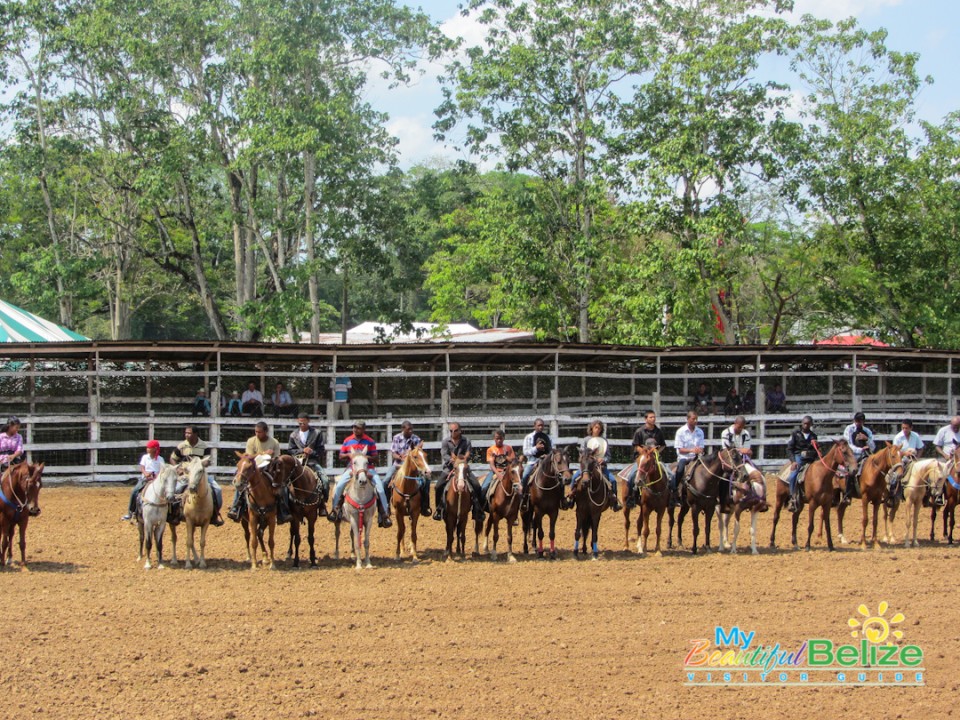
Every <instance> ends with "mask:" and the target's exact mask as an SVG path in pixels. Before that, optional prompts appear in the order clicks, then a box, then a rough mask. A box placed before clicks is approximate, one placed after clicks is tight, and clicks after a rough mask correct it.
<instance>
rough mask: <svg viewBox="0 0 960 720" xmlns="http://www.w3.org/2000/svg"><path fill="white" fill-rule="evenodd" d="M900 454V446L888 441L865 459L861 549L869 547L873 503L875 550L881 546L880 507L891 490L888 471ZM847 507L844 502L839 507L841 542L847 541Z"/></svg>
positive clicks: (861, 486)
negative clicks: (844, 523)
mask: <svg viewBox="0 0 960 720" xmlns="http://www.w3.org/2000/svg"><path fill="white" fill-rule="evenodd" d="M900 456H901V453H900V447H899V446H897V445H891V444H890V443H887V444H886V447H883V448H881V449H879V450H877V451H876V452H875V453H873V454H872V455H871V456H870V457H868V458H867V459H866V460H864V461H863V469H862V470H861V471H860V503H861V506H862V508H863V516H862V518H861V521H862V522H861V524H862V529H861V532H860V547H861V549H864V550H865V549H866V548H867V512H868V507H869V505H871V504H872V505H873V537H872V538H871V542H872V543H873V547H874V549H875V550H878V549H879V548H880V545H879V544H878V543H877V520H878V519H879V515H880V507H881V506H882V505H883V504H884V501H885V500H886V499H887V494H888V492H889V489H888V487H887V473H888V472H890V470H891V469H893V467H894V466H895V465H896V464H897V463H899V462H900ZM898 502H899V500H898ZM846 509H847V507H846V505H844V504H843V503H841V504H840V506H839V507H837V530H839V533H840V542H845V538H844V535H843V515H844V512H845V511H846Z"/></svg>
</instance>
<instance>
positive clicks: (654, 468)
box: [622, 447, 670, 557]
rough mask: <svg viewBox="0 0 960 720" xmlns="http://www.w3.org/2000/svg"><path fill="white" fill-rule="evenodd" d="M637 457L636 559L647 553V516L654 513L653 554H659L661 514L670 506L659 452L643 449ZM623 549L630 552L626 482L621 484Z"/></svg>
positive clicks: (648, 523)
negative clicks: (655, 531)
mask: <svg viewBox="0 0 960 720" xmlns="http://www.w3.org/2000/svg"><path fill="white" fill-rule="evenodd" d="M639 453H640V454H639V455H637V459H636V466H637V474H636V476H635V479H634V483H635V485H634V487H635V491H634V492H635V494H636V496H637V552H638V553H639V554H640V557H643V556H644V555H646V554H647V539H648V538H649V537H650V514H651V513H656V514H657V546H656V548H655V552H656V553H657V555H660V554H661V552H660V532H661V529H662V527H663V514H664V513H665V512H666V511H667V506H668V505H669V504H670V489H669V488H668V487H667V469H666V468H665V467H664V466H663V463H661V462H660V453H658V452H657V449H656V448H650V447H643V448H640V450H639ZM623 488H624V490H623V493H622V495H623V531H624V537H623V549H624V550H629V549H630V506H629V504H628V503H627V501H628V500H629V498H628V497H627V494H628V492H629V490H628V487H627V484H626V482H624V484H623Z"/></svg>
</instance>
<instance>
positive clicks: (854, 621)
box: [847, 601, 906, 645]
mask: <svg viewBox="0 0 960 720" xmlns="http://www.w3.org/2000/svg"><path fill="white" fill-rule="evenodd" d="M889 609H890V605H889V604H888V603H887V602H886V601H882V602H881V603H880V605H878V606H877V612H876V614H871V613H870V610H869V608H868V607H867V606H866V605H861V606H860V607H858V608H857V612H858V613H860V615H862V616H863V617H864V618H865V619H864V620H862V621H861V620H860V619H859V618H856V617H852V618H850V619H849V620H847V625H849V626H850V627H851V628H853V629H852V630H851V632H850V635H851V637H855V638H859V637H861V636H862V637H864V638H865V639H866V640H867V641H869V642H871V643H873V644H876V645H879V644H880V643H882V642H883V641H884V640H886V639H887V638H888V637H890V636H891V635H893V637H895V638H896V639H897V640H902V639H903V633H902V632H901V631H900V630H896V629H892V628H891V627H890V626H891V625H898V624H900V623H902V622H903V621H904V620H905V619H906V618H905V617H904V615H903V613H899V612H898V613H896V614H894V616H893V617H892V618H890V619H889V620H888V619H887V618H886V617H884V616H885V615H886V614H887V610H889Z"/></svg>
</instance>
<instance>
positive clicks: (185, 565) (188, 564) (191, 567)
mask: <svg viewBox="0 0 960 720" xmlns="http://www.w3.org/2000/svg"><path fill="white" fill-rule="evenodd" d="M183 569H184V570H192V569H193V565H191V564H190V561H189V560H187V561H186V562H185V563H184V564H183Z"/></svg>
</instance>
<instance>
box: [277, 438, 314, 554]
mask: <svg viewBox="0 0 960 720" xmlns="http://www.w3.org/2000/svg"><path fill="white" fill-rule="evenodd" d="M305 459H306V456H305V455H300V456H299V457H294V456H292V455H281V456H280V458H279V460H278V461H277V462H278V466H279V472H278V473H277V477H278V479H280V480H281V481H282V482H285V483H286V485H287V489H288V490H289V491H290V546H289V547H288V548H287V560H293V566H294V567H295V568H298V567H300V540H301V536H300V525H302V524H303V523H304V521H306V523H307V545H309V546H310V567H316V566H317V551H316V544H315V537H316V527H317V517H319V515H320V509H321V508H322V507H323V501H324V497H323V485H322V484H321V483H320V480H319V478H318V477H317V473H316V472H315V471H314V469H313V468H312V467H310V466H309V465H307V464H306V462H305Z"/></svg>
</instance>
